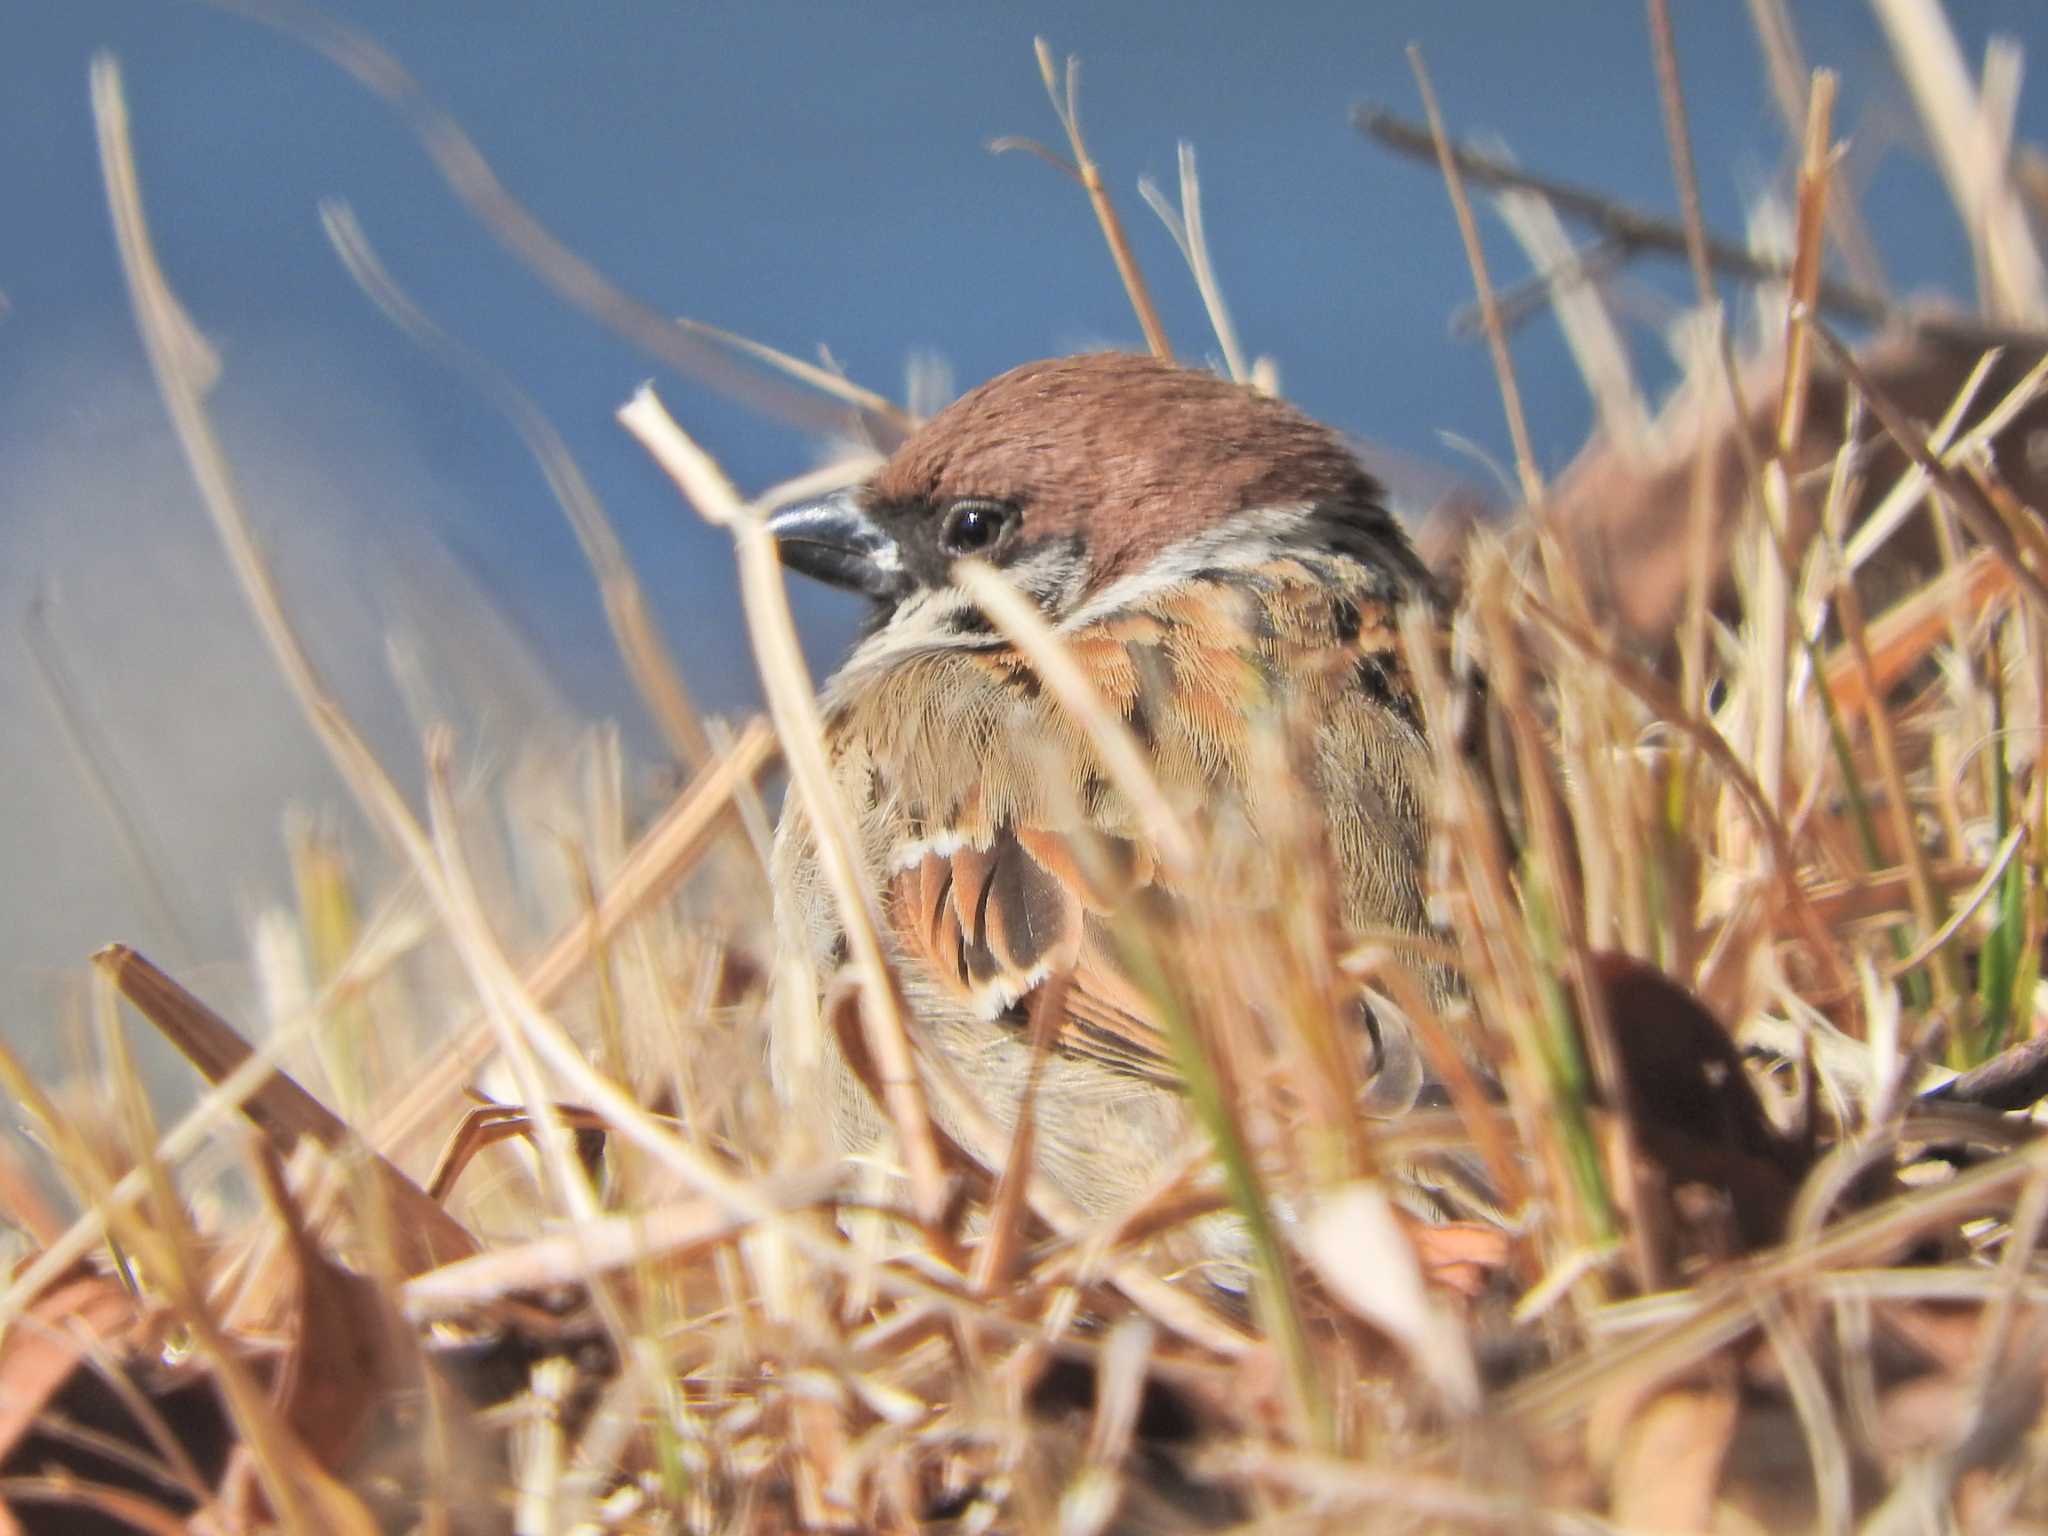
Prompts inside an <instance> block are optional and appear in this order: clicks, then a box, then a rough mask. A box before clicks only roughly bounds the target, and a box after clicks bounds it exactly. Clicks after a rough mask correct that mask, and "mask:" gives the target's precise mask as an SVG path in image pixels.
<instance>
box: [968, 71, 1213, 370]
mask: <svg viewBox="0 0 2048 1536" xmlns="http://www.w3.org/2000/svg"><path fill="white" fill-rule="evenodd" d="M1031 46H1032V49H1033V51H1034V52H1035V53H1036V54H1037V56H1038V73H1039V76H1040V78H1041V79H1043V80H1044V81H1045V94H1046V95H1047V96H1048V97H1050V98H1051V100H1052V110H1053V114H1054V115H1055V116H1056V117H1058V118H1059V120H1060V126H1061V127H1062V128H1064V129H1065V130H1066V134H1067V143H1068V145H1069V146H1070V147H1071V148H1072V150H1073V152H1074V158H1073V159H1072V160H1071V161H1067V160H1062V159H1061V158H1060V157H1059V156H1058V155H1056V154H1054V153H1053V152H1052V151H1051V150H1049V149H1047V148H1046V147H1045V146H1044V145H1043V144H1040V143H1038V142H1037V141H1036V140H1033V139H1020V138H1014V137H1012V138H1001V139H993V140H991V141H990V142H989V146H988V147H989V149H990V151H991V152H993V153H995V154H999V155H1000V154H1003V153H1005V152H1007V151H1009V150H1013V149H1023V150H1028V151H1030V152H1031V153H1033V154H1035V155H1037V156H1039V157H1040V158H1041V159H1043V160H1045V161H1046V162H1048V163H1049V164H1052V165H1056V166H1058V167H1059V168H1060V169H1061V170H1063V171H1065V172H1066V173H1067V174H1068V175H1069V176H1072V177H1073V178H1074V179H1075V180H1076V181H1078V182H1080V183H1081V185H1082V187H1083V188H1084V189H1085V190H1086V191H1087V193H1088V201H1089V203H1090V204H1091V205H1092V206H1093V207H1094V209H1095V218H1096V222H1098V223H1099V224H1101V226H1102V238H1103V239H1104V240H1106V241H1108V242H1109V254H1110V256H1111V258H1112V259H1114V260H1115V262H1116V270H1117V275H1118V276H1119V277H1121V278H1122V279H1123V283H1124V292H1125V293H1127V294H1129V295H1130V300H1131V308H1132V309H1133V310H1135V311H1137V315H1138V328H1139V329H1140V330H1142V331H1143V332H1144V333H1145V345H1146V347H1147V348H1149V349H1150V350H1151V353H1152V355H1153V356H1154V357H1156V358H1158V359H1159V360H1160V361H1161V362H1162V363H1170V362H1172V361H1173V346H1172V344H1171V343H1170V342H1168V341H1167V339H1166V327H1165V326H1163V325H1161V324H1160V323H1159V311H1158V310H1157V309H1156V308H1154V307H1153V304H1152V290H1151V289H1149V288H1148V287H1146V286H1145V274H1144V273H1143V272H1141V271H1139V270H1138V258H1137V257H1136V256H1135V255H1133V254H1132V252H1131V242H1130V240H1129V239H1128V238H1127V237H1126V236H1125V234H1124V225H1123V220H1122V219H1120V218H1118V217H1117V212H1116V205H1115V204H1114V203H1112V202H1111V201H1110V200H1109V188H1108V186H1107V185H1106V184H1105V183H1104V182H1103V180H1102V168H1101V167H1100V166H1098V165H1097V164H1096V163H1095V159H1094V157H1093V156H1092V155H1090V154H1089V153H1088V143H1087V141H1086V140H1085V139H1083V138H1082V137H1081V111H1080V108H1079V107H1078V106H1077V105H1076V104H1075V96H1076V94H1077V93H1078V92H1079V90H1080V86H1081V60H1080V59H1079V58H1078V57H1077V56H1075V55H1072V54H1069V55H1068V56H1067V72H1066V83H1065V85H1064V87H1063V86H1062V85H1061V83H1060V76H1059V72H1058V71H1057V70H1056V69H1055V68H1054V67H1053V57H1052V45H1051V44H1049V43H1047V42H1046V40H1045V39H1044V38H1042V37H1038V38H1033V39H1032V41H1031Z"/></svg>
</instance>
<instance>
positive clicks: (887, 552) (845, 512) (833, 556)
mask: <svg viewBox="0 0 2048 1536" xmlns="http://www.w3.org/2000/svg"><path fill="white" fill-rule="evenodd" d="M768 531H769V533H771V534H773V535H774V536H775V547H776V549H777V550H778V551H780V553H781V555H782V563H783V564H784V565H786V566H788V567H789V568H790V569H791V570H793V571H800V572H802V573H803V574H804V575H806V576H809V577H812V578H814V579H815V580H818V581H823V582H829V583H831V584H832V585H833V586H835V587H844V588H846V589H847V590H848V591H852V592H865V593H866V594H867V595H868V596H869V597H872V598H874V599H875V600H876V601H877V602H882V603H893V602H896V601H898V600H899V599H900V598H902V597H904V596H905V595H906V594H907V593H908V592H909V591H910V588H911V581H910V576H909V573H908V572H906V571H905V570H904V569H903V551H902V550H901V549H900V548H898V547H897V544H896V541H895V540H894V539H892V538H890V537H889V535H888V534H886V533H884V532H883V531H882V529H881V527H880V525H879V524H877V523H876V522H875V520H874V519H873V518H872V517H870V516H869V515H868V514H867V512H866V510H865V509H864V508H863V507H862V506H861V504H860V500H859V492H857V491H850V490H849V491H841V492H839V493H838V494H837V495H836V496H827V497H825V498H824V499H823V500H821V501H803V502H798V503H797V504H796V505H795V506H792V507H784V508H782V509H781V510H780V511H779V512H772V513H770V514H769V516H768Z"/></svg>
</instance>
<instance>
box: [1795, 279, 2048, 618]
mask: <svg viewBox="0 0 2048 1536" xmlns="http://www.w3.org/2000/svg"><path fill="white" fill-rule="evenodd" d="M1812 334H1813V337H1814V339H1815V340H1816V341H1818V342H1819V343H1820V346H1821V350H1822V351H1823V352H1825V353H1826V354H1827V355H1828V360H1829V361H1830V362H1832V363H1833V364H1834V365H1835V366H1836V367H1837V368H1839V369H1840V370H1841V371H1842V374H1843V376H1844V377H1846V378H1847V379H1848V380H1849V381H1850V382H1851V383H1853V384H1854V385H1855V386H1856V388H1857V390H1858V391H1859V392H1860V393H1861V394H1862V396H1863V399H1864V401H1865V403H1866V404H1867V405H1868V406H1869V407H1870V410H1871V414H1872V415H1874V416H1876V417H1877V419H1878V420H1879V421H1880V422H1881V423H1882V424H1883V426H1884V429H1885V432H1886V433H1887V434H1888V435H1889V436H1890V437H1891V439H1892V441H1893V442H1895V443H1897V444H1898V445H1899V447H1900V448H1902V449H1904V450H1905V452H1906V453H1907V455H1908V456H1909V457H1911V459H1912V460H1913V462H1914V464H1915V465H1916V466H1918V468H1919V469H1920V471H1921V473H1923V474H1925V475H1926V476H1927V478H1928V479H1929V480H1931V481H1933V482H1934V485H1935V486H1936V488H1938V489H1939V490H1940V491H1941V492H1942V494H1943V495H1945V496H1947V497H1948V498H1949V502H1950V504H1951V505H1952V506H1953V507H1954V508H1955V509H1956V511H1957V512H1958V513H1959V514H1960V515H1961V517H1962V519H1963V522H1964V524H1965V525H1966V526H1967V527H1968V528H1969V530H1970V532H1971V534H1972V535H1973V536H1975V537H1976V538H1977V539H1978V540H1980V541H1981V542H1982V543H1983V544H1984V545H1985V547H1986V548H1988V549H1990V550H1992V551H1993V552H1994V553H1995V554H1996V555H1997V556H1998V558H1999V560H2000V561H2001V562H2003V564H2004V565H2005V567H2006V570H2007V571H2008V573H2009V574H2010V575H2011V576H2012V578H2013V580H2014V581H2016V582H2018V583H2019V586H2020V589H2021V590H2022V591H2023V592H2025V593H2026V595H2027V596H2028V598H2030V599H2031V600H2032V601H2033V603H2034V605H2035V607H2036V608H2037V609H2039V610H2040V611H2041V612H2042V613H2043V614H2048V582H2044V581H2043V579H2042V577H2041V575H2040V574H2039V573H2038V572H2036V571H2035V570H2033V569H2032V568H2031V567H2030V566H2029V565H2028V564H2027V563H2026V562H2025V560H2024V559H2023V558H2022V556H2021V554H2020V550H2019V547H2018V544H2017V543H2016V541H2015V539H2014V536H2013V533H2012V531H2011V530H2010V529H2009V528H2008V527H2007V526H2006V524H2005V521H2004V519H2002V518H2001V517H2000V516H1999V513H1998V509H1997V508H1996V507H1995V506H1994V505H1992V503H1991V501H1990V499H1989V498H1988V497H1987V496H1986V495H1985V493H1984V491H1983V490H1982V489H1981V488H1980V487H1979V486H1978V485H1977V483H1976V482H1975V481H1973V480H1971V479H1970V478H1969V477H1968V476H1965V475H1959V474H1957V473H1956V472H1955V471H1954V470H1953V469H1951V468H1950V467H1949V466H1948V465H1947V464H1946V463H1944V462H1943V461H1942V460H1941V459H1940V457H1938V456H1937V455H1936V454H1935V453H1934V451H1933V450H1932V449H1930V448H1929V447H1928V445H1927V434H1926V433H1924V432H1922V431H1921V430H1920V429H1919V428H1918V427H1916V426H1914V425H1913V423H1912V422H1911V421H1910V420H1908V419H1907V417H1906V415H1905V413H1904V412H1902V411H1901V410H1900V409H1899V408H1898V406H1897V405H1895V404H1894V403H1893V402H1892V400H1891V399H1890V397H1889V396H1887V395H1886V394H1885V392H1884V391H1883V390H1881V389H1879V388H1878V387H1877V385H1876V382H1875V381H1874V380H1872V379H1871V377H1870V375H1869V374H1868V373H1867V372H1865V370H1864V368H1863V366H1862V364H1860V363H1859V362H1858V361H1857V360H1856V357H1855V355H1854V354H1853V353H1851V352H1850V350H1849V349H1848V348H1847V347H1845V346H1843V345H1842V343H1841V341H1840V339H1839V338H1837V337H1836V336H1835V334H1834V333H1833V332H1832V331H1830V330H1829V329H1828V328H1827V327H1826V326H1825V325H1823V324H1822V323H1821V322H1820V321H1819V320H1818V319H1814V320H1813V321H1812ZM2044 365H2048V359H2044Z"/></svg>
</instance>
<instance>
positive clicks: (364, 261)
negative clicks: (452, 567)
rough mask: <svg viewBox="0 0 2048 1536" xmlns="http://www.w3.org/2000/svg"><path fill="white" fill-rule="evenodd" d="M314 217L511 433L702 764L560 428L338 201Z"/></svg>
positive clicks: (699, 728) (669, 658)
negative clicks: (452, 324)
mask: <svg viewBox="0 0 2048 1536" xmlns="http://www.w3.org/2000/svg"><path fill="white" fill-rule="evenodd" d="M320 222H321V224H322V226H323V227H324V228H325V229H326V231H327V238H328V240H329V241H330V242H331V243H332V244H333V246H334V248H335V250H336V251H337V252H338V253H339V254H340V256H341V259H342V262H343V264H344V265H346V266H347V268H348V270H349V275H350V276H351V277H353V278H354V279H355V280H356V285H357V286H358V287H359V288H361V289H362V290H363V292H364V293H366V294H368V295H369V296H370V299H371V301H372V302H373V303H375V304H376V305H377V307H378V308H379V309H381V310H382V311H383V312H384V314H385V315H386V317H388V318H389V319H390V321H391V323H392V324H394V325H396V326H397V327H398V328H399V329H400V330H401V331H403V332H404V333H405V334H406V335H407V336H409V337H411V338H412V339H413V340H414V341H415V342H417V343H418V344H419V345H420V346H421V347H422V348H424V349H425V350H426V351H427V352H429V353H431V354H432V355H433V356H434V357H435V358H437V359H438V360H440V361H441V362H442V363H444V364H446V365H447V366H448V367H449V368H450V369H452V370H453V371H454V372H456V373H459V374H461V375H462V376H463V377H464V378H466V379H467V380H468V381H469V382H470V383H471V385H472V386H474V387H475V388H476V390H477V391H478V392H479V393H480V394H482V395H483V397H484V398H485V399H487V400H489V401H490V402H491V403H492V404H493V405H494V406H496V407H497V408H498V410H499V411H500V412H501V413H503V414H504V416H505V417H506V418H507V419H508V420H509V421H510V422H511V423H512V425H513V427H514V428H515V429H516V430H517V431H518V433H519V436H520V438H521V439H522V440H523V441H524V442H525V444H526V446H527V450H528V451H529V452H530V453H532V455H533V457H534V461H535V462H536V463H537V464H539V466H540V469H541V473H542V474H543V475H544V476H545V477H546V478H547V482H548V489H549V490H551V491H553V492H554V493H555V500H556V501H558V502H560V503H561V507H562V510H563V512H565V513H566V514H567V515H568V518H569V525H570V527H571V528H573V529H574V530H575V532H576V542H577V543H578V544H579V545H580V546H581V547H582V550H583V558H584V559H585V560H587V561H588V562H589V563H590V569H591V573H592V574H593V575H594V576H596V578H597V587H598V592H599V595H600V596H601V597H602V598H603V600H604V612H605V618H606V619H607V620H609V621H610V624H611V629H612V639H613V641H614V642H615V643H616V644H617V646H618V648H619V655H620V656H621V657H622V658H623V659H624V661H625V663H626V670H627V672H628V674H630V675H631V677H632V679H633V682H634V684H635V685H636V686H637V687H638V688H639V690H640V697H641V699H642V700H643V701H644V702H645V703H646V705H647V712H648V714H649V715H650V716H651V717H652V718H653V720H654V724H655V727H656V728H657V729H658V730H659V731H660V732H661V734H662V739H663V740H664V741H666V742H667V743H668V748H669V751H670V752H671V753H672V754H674V756H675V758H676V760H677V761H678V762H680V763H682V764H683V766H684V767H686V768H688V769H690V770H691V771H692V772H695V771H696V770H698V769H700V768H702V767H703V766H704V765H705V763H707V762H708V761H710V758H711V741H710V738H709V737H707V736H706V735H705V734H704V722H703V721H702V720H701V719H699V718H698V715H697V708H696V706H695V705H694V704H693V703H691V701H690V691H689V689H688V688H687V687H686V686H684V683H683V677H682V673H681V672H680V671H679V670H678V669H677V667H676V663H675V657H674V656H673V655H672V654H670V651H669V648H668V645H667V643H666V642H665V641H664V640H663V639H662V637H661V634H660V631H659V630H658V629H657V628H656V627H655V624H654V620H653V619H652V618H651V617H650V616H649V614H648V611H647V600H646V597H645V595H644V594H643V593H642V592H641V590H640V580H639V578H638V577H637V576H635V575H634V574H633V567H632V563H631V562H630V561H628V560H627V558H626V552H625V548H624V546H623V545H621V544H620V542H619V536H618V533H617V531H616V530H614V528H613V527H612V522H611V519H610V518H609V517H608V516H607V515H606V514H605V510H604V506H603V504H602V503H601V502H599V501H598V499H597V493H596V491H594V490H592V489H591V486H590V482H589V481H588V480H586V479H585V478H584V476H583V471H582V470H581V469H579V468H578V467H577V464H576V461H575V459H574V458H572V457H571V456H570V453H569V447H568V444H567V443H565V442H563V441H562V435H561V433H559V432H557V431H556V430H555V427H554V423H552V422H550V421H549V420H548V419H547V417H546V416H545V415H543V414H542V413H541V410H540V407H538V406H537V405H535V404H534V403H533V399H532V397H531V396H529V395H528V394H527V393H526V392H525V391H524V390H522V389H520V388H519V386H518V385H516V384H514V383H513V382H512V380H511V379H510V378H509V377H508V376H507V375H506V374H505V373H504V371H503V370H501V369H499V368H497V367H496V366H494V365H493V364H492V363H491V362H490V361H489V360H488V359H487V358H485V357H484V356H483V355H482V354H481V353H479V352H477V351H476V350H475V349H474V348H471V347H467V346H464V345H463V344H462V343H460V342H458V341H457V340H456V339H455V338H454V337H453V336H450V335H449V334H448V333H447V332H446V331H444V330H443V329H442V328H441V327H440V326H438V325H436V324H435V323H434V321H433V320H432V318H431V317H429V316H428V315H427V313H426V312H425V311H424V310H422V309H421V308H420V307H419V306H418V305H417V304H415V303H414V302H413V301H412V299H411V298H410V297H409V296H408V295H407V294H406V292H405V290H404V289H402V288H400V287H399V286H398V283H397V281H396V280H395V279H394V278H393V277H392V276H391V274H390V273H389V272H388V271H386V270H385V267H384V264H383V262H381V261H380V260H378V258H377V253H376V251H375V250H374V249H373V248H372V247H371V245H370V242H369V237H368V236H366V235H365V234H364V233H363V229H362V226H361V225H360V224H359V223H358V222H357V221H356V216H355V213H354V211H353V210H352V209H350V208H349V206H348V205H347V204H346V203H342V202H337V201H334V200H332V199H330V200H328V201H326V202H323V203H322V204H321V205H320Z"/></svg>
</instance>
